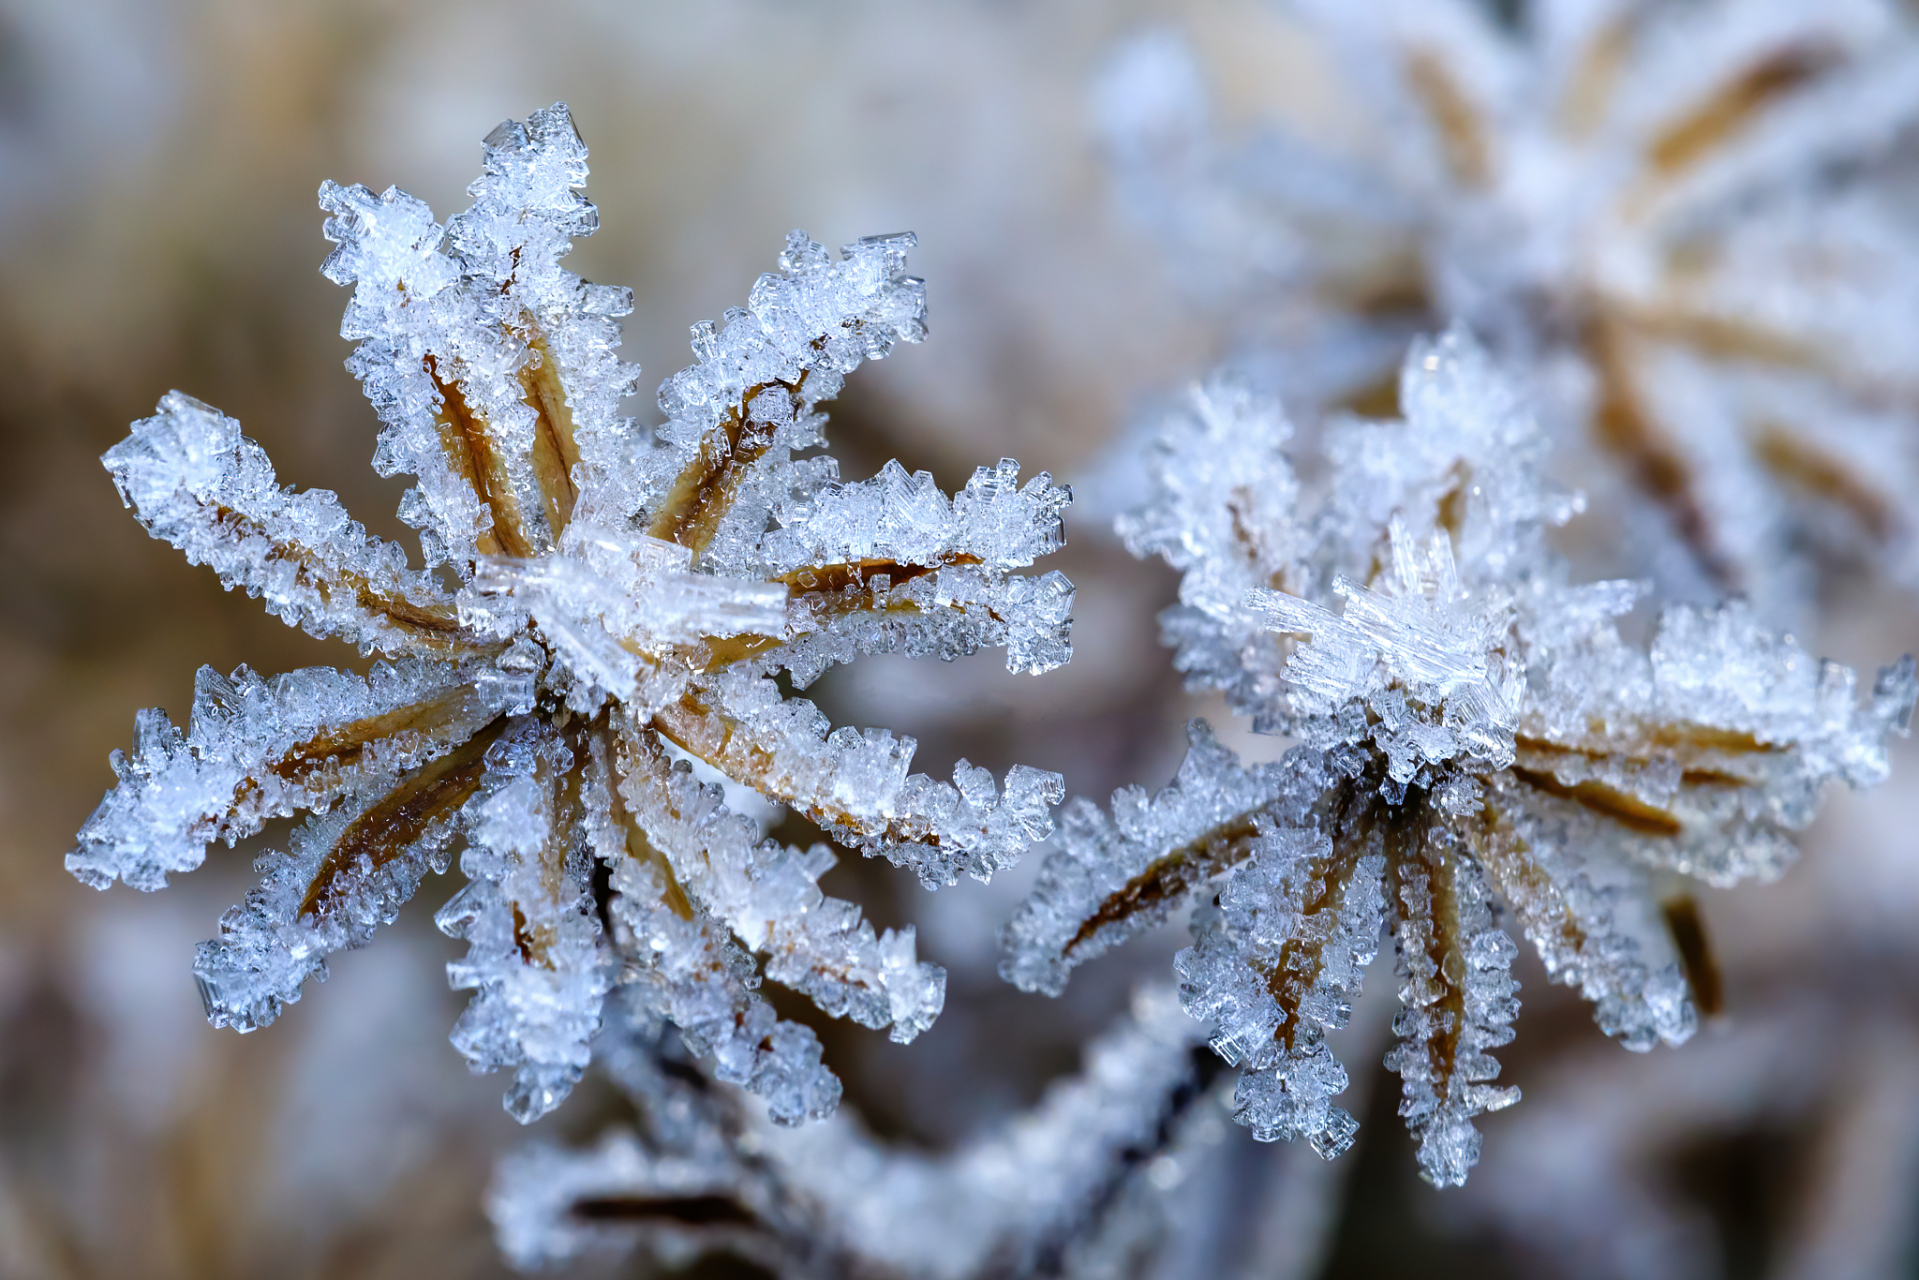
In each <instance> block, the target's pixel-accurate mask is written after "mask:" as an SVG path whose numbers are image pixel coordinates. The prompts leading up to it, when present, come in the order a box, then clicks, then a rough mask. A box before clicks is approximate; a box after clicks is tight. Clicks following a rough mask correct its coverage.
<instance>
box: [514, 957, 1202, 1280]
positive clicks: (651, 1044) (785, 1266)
mask: <svg viewBox="0 0 1919 1280" xmlns="http://www.w3.org/2000/svg"><path fill="white" fill-rule="evenodd" d="M660 1031H661V1029H660V1028H659V1027H657V1026H653V1025H648V1024H647V1023H646V1022H645V1021H644V1020H643V1019H642V1020H637V1021H636V1020H628V1021H624V1022H622V1021H617V1020H616V1021H615V1022H614V1023H613V1025H612V1026H611V1027H610V1028H609V1031H608V1033H607V1035H608V1037H609V1039H611V1040H613V1041H614V1042H615V1045H614V1047H613V1049H612V1050H611V1051H610V1052H608V1053H606V1054H605V1055H604V1056H605V1058H606V1061H607V1063H608V1066H609V1068H610V1069H611V1070H612V1072H613V1074H614V1076H615V1078H616V1079H617V1080H618V1081H619V1082H620V1083H621V1085H622V1087H623V1088H624V1089H625V1090H626V1092H627V1093H628V1095H629V1096H630V1097H632V1098H633V1100H634V1102H635V1105H636V1108H637V1110H638V1112H639V1114H640V1118H641V1124H640V1127H639V1129H638V1130H637V1131H625V1130H615V1131H611V1132H609V1133H607V1134H605V1135H603V1136H602V1138H601V1139H600V1141H599V1143H598V1144H597V1146H595V1147H593V1148H590V1149H587V1150H583V1151H568V1150H565V1149H562V1148H558V1147H554V1146H550V1145H544V1144H542V1145H535V1146H532V1147H529V1148H527V1149H526V1150H523V1151H521V1152H519V1153H517V1154H515V1155H512V1156H509V1157H508V1158H507V1159H506V1160H505V1161H503V1162H502V1164H501V1166H500V1168H499V1170H498V1173H497V1175H496V1177H495V1179H494V1186H493V1191H492V1193H491V1195H490V1197H489V1202H488V1209H489V1212H490V1214H491V1215H492V1218H493V1221H494V1225H495V1229H496V1230H497V1232H498V1233H499V1237H500V1242H501V1246H502V1249H503V1251H504V1252H505V1253H506V1255H507V1257H508V1258H509V1259H511V1260H512V1261H513V1262H514V1263H515V1264H516V1265H519V1266H522V1267H532V1266H539V1265H548V1264H552V1263H556V1262H562V1261H566V1260H570V1259H573V1258H576V1257H579V1256H581V1255H586V1254H592V1253H598V1252H606V1251H612V1250H619V1249H626V1248H632V1247H635V1246H644V1247H645V1248H647V1249H648V1250H649V1251H650V1252H652V1253H653V1254H655V1255H656V1256H658V1257H660V1258H662V1260H664V1261H667V1262H676V1261H679V1260H681V1259H684V1258H686V1257H688V1256H691V1255H693V1254H697V1253H705V1252H713V1251H720V1250H730V1251H733V1252H737V1253H741V1254H743V1255H745V1256H748V1257H751V1258H754V1259H756V1260H759V1261H761V1262H763V1263H765V1264H766V1265H769V1266H773V1267H775V1268H777V1269H778V1270H779V1271H780V1273H781V1274H784V1275H792V1276H821V1277H827V1276H848V1275H859V1276H876V1277H877V1276H885V1277H901V1278H905V1277H913V1278H915V1280H968V1278H969V1277H981V1276H1028V1275H1056V1274H1063V1273H1067V1272H1068V1270H1069V1260H1074V1259H1081V1258H1082V1255H1085V1254H1086V1253H1087V1252H1088V1251H1089V1250H1096V1249H1098V1248H1099V1247H1100V1241H1101V1239H1102V1236H1103V1234H1104V1233H1105V1232H1107V1231H1108V1230H1110V1229H1112V1228H1113V1226H1114V1224H1112V1223H1111V1222H1108V1221H1107V1220H1106V1219H1107V1217H1108V1215H1109V1214H1110V1213H1112V1212H1114V1211H1115V1210H1116V1208H1117V1206H1118V1205H1120V1204H1121V1203H1122V1196H1123V1193H1124V1191H1125V1190H1126V1189H1127V1188H1128V1187H1129V1186H1130V1185H1131V1184H1132V1183H1133V1182H1134V1181H1136V1180H1137V1179H1138V1178H1139V1176H1140V1175H1141V1174H1142V1172H1143V1171H1144V1170H1145V1169H1146V1168H1147V1167H1148V1166H1149V1164H1150V1163H1151V1162H1152V1161H1153V1160H1154V1159H1155V1158H1156V1157H1158V1156H1160V1155H1162V1154H1163V1153H1165V1152H1166V1151H1167V1150H1168V1149H1170V1148H1172V1147H1174V1146H1175V1145H1176V1144H1177V1143H1178V1142H1179V1141H1180V1139H1181V1135H1182V1131H1183V1128H1184V1126H1185V1123H1186V1121H1187V1119H1188V1118H1189V1114H1190V1113H1191V1112H1192V1111H1193V1109H1194V1108H1195V1106H1196V1105H1197V1104H1200V1103H1202V1102H1205V1101H1206V1100H1207V1099H1208V1098H1209V1097H1210V1093H1209V1090H1210V1086H1211V1083H1212V1081H1213V1078H1214V1077H1215V1076H1216V1075H1217V1073H1218V1070H1219V1063H1218V1060H1217V1059H1215V1058H1213V1056H1212V1055H1211V1054H1209V1053H1206V1052H1205V1050H1204V1048H1203V1046H1202V1043H1201V1041H1202V1028H1201V1027H1200V1026H1199V1024H1197V1023H1195V1022H1193V1021H1192V1020H1191V1019H1190V1018H1188V1017H1186V1015H1185V1014H1184V1013H1182V1012H1181V1011H1180V1007H1179V1002H1178V1000H1177V999H1176V998H1175V997H1174V995H1173V993H1172V992H1171V991H1169V990H1167V989H1165V988H1164V987H1146V988H1142V989H1141V990H1140V991H1138V992H1136V993H1135V995H1134V998H1133V1005H1132V1009H1131V1010H1130V1012H1129V1014H1128V1015H1127V1016H1126V1017H1125V1018H1123V1019H1121V1020H1120V1022H1119V1024H1118V1025H1117V1026H1115V1027H1113V1028H1111V1029H1110V1030H1108V1031H1107V1032H1106V1033H1105V1034H1104V1035H1102V1036H1100V1037H1099V1038H1098V1039H1097V1040H1095V1041H1094V1042H1093V1043H1092V1044H1091V1045H1089V1046H1088V1047H1087V1050H1086V1061H1085V1066H1084V1069H1083V1070H1082V1071H1081V1073H1080V1074H1079V1075H1077V1076H1075V1077H1072V1078H1070V1079H1067V1080H1063V1081H1060V1082H1059V1083H1057V1084H1055V1085H1054V1086H1053V1087H1052V1088H1051V1089H1050V1090H1049V1091H1048V1093H1047V1095H1046V1097H1045V1098H1043V1099H1042V1100H1041V1101H1040V1102H1039V1103H1038V1104H1037V1105H1036V1106H1035V1107H1033V1108H1032V1109H1031V1110H1030V1111H1027V1112H1025V1113H1023V1114H1022V1115H1020V1116H1019V1117H1017V1118H1016V1119H1014V1120H1013V1121H1011V1122H1009V1123H1007V1124H1004V1125H1001V1126H997V1127H995V1128H994V1129H992V1130H989V1131H988V1132H986V1133H984V1134H981V1135H979V1136H978V1137H976V1138H973V1139H971V1140H970V1141H968V1142H967V1143H965V1144H964V1145H963V1146H961V1147H960V1148H958V1149H957V1150H955V1151H952V1152H950V1153H946V1154H943V1155H929V1154H926V1153H923V1152H918V1151H912V1150H901V1149H898V1148H896V1147H888V1146H887V1145H886V1144H884V1143H882V1142H880V1141H878V1140H876V1139H874V1138H872V1137H870V1136H868V1135H867V1134H866V1133H865V1132H863V1131H862V1130H861V1129H860V1127H859V1126H858V1124H857V1122H855V1121H853V1120H850V1119H847V1118H846V1117H845V1116H844V1115H841V1116H835V1117H833V1118H832V1119H831V1120H829V1121H828V1122H826V1123H824V1124H820V1125H809V1126H807V1127H805V1128H802V1129H785V1128H775V1127H772V1126H769V1125H767V1124H766V1123H765V1121H764V1120H763V1119H762V1118H761V1116H760V1115H759V1113H758V1112H757V1110H756V1109H754V1108H751V1107H743V1106H741V1105H739V1102H738V1101H737V1100H736V1099H735V1098H734V1097H733V1096H731V1095H730V1094H728V1093H726V1092H724V1091H721V1090H718V1089H716V1088H715V1087H714V1086H712V1085H710V1084H708V1083H706V1082H705V1081H704V1080H703V1079H702V1078H701V1077H699V1076H698V1075H697V1074H695V1073H690V1072H689V1071H687V1070H686V1069H680V1070H678V1071H675V1070H673V1069H672V1067H671V1063H672V1053H671V1048H670V1046H662V1045H661V1044H660V1042H659V1036H660ZM663 1064H665V1065H664V1066H663ZM719 1135H726V1140H721V1139H720V1137H719ZM1121 1234H1124V1233H1123V1232H1121Z"/></svg>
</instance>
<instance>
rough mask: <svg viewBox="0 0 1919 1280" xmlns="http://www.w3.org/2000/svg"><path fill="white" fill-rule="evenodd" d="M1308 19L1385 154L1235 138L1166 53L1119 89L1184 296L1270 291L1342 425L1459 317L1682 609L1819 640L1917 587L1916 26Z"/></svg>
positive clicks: (1816, 12) (1706, 13)
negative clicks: (1734, 612)
mask: <svg viewBox="0 0 1919 1280" xmlns="http://www.w3.org/2000/svg"><path fill="white" fill-rule="evenodd" d="M1287 8H1288V11H1289V12H1292V13H1294V14H1296V15H1298V16H1299V17H1301V18H1303V19H1304V20H1305V23H1306V26H1307V27H1308V28H1309V29H1310V30H1311V31H1312V32H1313V33H1314V34H1316V35H1317V36H1319V37H1321V38H1323V41H1324V44H1325V47H1326V48H1327V50H1328V52H1329V53H1330V54H1331V55H1332V59H1333V62H1334V65H1335V66H1336V68H1337V69H1338V70H1339V72H1340V73H1341V77H1340V78H1341V81H1342V87H1343V88H1344V89H1345V90H1346V91H1347V96H1348V97H1350V98H1351V99H1352V101H1353V102H1354V103H1355V104H1356V105H1357V106H1358V107H1359V108H1360V109H1361V110H1362V111H1363V112H1364V113H1365V114H1366V115H1367V117H1368V123H1369V125H1370V126H1371V127H1372V133H1373V135H1374V138H1375V141H1374V145H1373V146H1371V147H1370V148H1369V149H1368V152H1367V154H1366V155H1364V156H1363V157H1358V156H1345V155H1341V156H1333V155H1329V154H1327V153H1326V152H1324V151H1322V150H1318V149H1315V148H1314V147H1312V146H1311V145H1309V144H1307V143H1305V142H1303V141H1301V140H1299V139H1297V138H1292V137H1285V138H1269V139H1265V140H1263V141H1261V142H1259V143H1256V144H1251V145H1240V144H1237V143H1228V142H1225V141H1222V140H1221V139H1220V138H1218V137H1217V136H1216V135H1215V134H1214V132H1213V130H1212V129H1211V127H1210V125H1209V123H1208V118H1207V117H1208V113H1209V104H1208V100H1207V95H1206V92H1205V89H1204V85H1203V81H1202V77H1201V75H1200V73H1199V71H1198V68H1197V65H1196V63H1195V61H1194V60H1193V59H1192V57H1191V55H1190V54H1188V53H1186V52H1185V50H1184V49H1183V47H1182V46H1181V45H1180V44H1179V43H1178V42H1177V40H1176V39H1174V38H1172V37H1170V36H1167V35H1164V34H1161V35H1156V36H1152V37H1147V38H1143V39H1141V40H1139V41H1136V42H1135V43H1133V44H1132V45H1130V46H1128V47H1127V49H1126V50H1125V51H1124V52H1123V53H1122V54H1121V56H1119V57H1118V58H1116V59H1115V60H1114V62H1113V64H1112V66H1111V68H1110V70H1109V72H1108V74H1107V76H1106V77H1105V79H1104V80H1103V81H1102V82H1101V84H1100V86H1099V92H1098V102H1099V111H1100V116H1101V119H1102V124H1103V127H1104V130H1105V133H1106V136H1107V138H1108V141H1109V144H1110V149H1111V153H1112V156H1113V158H1114V162H1115V166H1116V169H1117V174H1118V178H1119V182H1120V186H1121V188H1122V190H1123V192H1124V198H1125V199H1126V202H1127V203H1128V204H1129V205H1130V206H1131V207H1132V208H1133V209H1134V210H1135V211H1137V212H1138V213H1140V214H1141V215H1142V216H1143V217H1144V218H1145V219H1146V220H1147V221H1148V222H1149V223H1150V224H1151V225H1152V226H1153V227H1154V228H1155V229H1156V230H1157V231H1158V232H1159V233H1160V234H1162V235H1164V236H1166V237H1167V238H1168V239H1169V240H1170V241H1171V242H1172V243H1173V244H1174V245H1176V246H1177V247H1178V250H1179V254H1180V256H1179V263H1180V266H1181V272H1182V275H1184V276H1186V277H1187V278H1198V277H1203V276H1210V277H1212V278H1213V279H1214V280H1215V282H1219V281H1222V280H1226V279H1230V280H1233V281H1238V282H1253V283H1254V284H1255V286H1256V290H1257V297H1256V298H1253V299H1249V300H1250V301H1253V302H1254V304H1255V305H1256V306H1257V307H1258V308H1259V310H1260V311H1261V312H1263V313H1265V315H1266V319H1267V320H1269V321H1271V320H1274V319H1275V318H1276V317H1277V316H1278V315H1280V314H1281V313H1285V315H1286V316H1287V319H1286V320H1284V321H1283V323H1282V327H1285V326H1290V329H1289V330H1288V331H1289V332H1290V334H1291V339H1292V341H1293V342H1294V343H1295V344H1298V343H1301V342H1305V341H1307V340H1308V337H1309V336H1310V342H1311V343H1312V344H1313V345H1314V346H1315V347H1316V349H1317V355H1316V357H1315V359H1314V360H1313V362H1312V363H1313V364H1314V366H1315V368H1314V370H1313V371H1312V376H1313V377H1316V378H1317V379H1318V380H1319V382H1320V384H1321V385H1320V386H1319V387H1317V388H1312V390H1313V391H1316V392H1317V391H1322V390H1323V391H1324V392H1326V393H1327V394H1328V395H1329V397H1330V398H1332V399H1335V400H1337V399H1339V398H1341V397H1345V398H1348V399H1349V400H1351V401H1352V402H1355V403H1371V404H1374V405H1384V404H1385V403H1387V401H1388V396H1389V393H1390V388H1391V381H1390V377H1391V370H1392V368H1393V367H1394V366H1395V365H1396V364H1397V361H1398V359H1399V356H1400V355H1401V354H1402V353H1403V351H1404V349H1405V343H1406V340H1407V339H1408V337H1409V336H1410V335H1411V334H1412V333H1414V332H1417V331H1419V330H1422V329H1424V330H1431V329H1435V328H1439V327H1442V326H1444V325H1447V324H1450V323H1453V322H1456V321H1457V322H1464V323H1466V324H1468V325H1469V326H1471V328H1472V329H1473V330H1474V332H1475V333H1476V334H1477V335H1478V336H1479V337H1480V338H1481V339H1482V340H1484V341H1487V342H1489V343H1490V344H1492V346H1493V349H1494V350H1495V352H1496V353H1497V354H1499V355H1500V356H1501V358H1502V359H1505V360H1508V361H1510V362H1511V363H1512V364H1513V366H1514V367H1515V369H1516V370H1517V371H1520V372H1522V373H1523V374H1524V375H1525V376H1526V378H1527V380H1528V382H1529V384H1530V387H1529V389H1530V391H1531V393H1532V394H1534V395H1535V396H1537V397H1538V403H1539V404H1540V405H1541V409H1542V412H1543V413H1544V414H1545V416H1546V418H1547V425H1548V427H1549V428H1550V429H1551V430H1552V431H1553V433H1554V434H1555V436H1556V437H1558V438H1559V440H1560V442H1561V444H1562V445H1564V446H1567V447H1570V448H1574V449H1576V450H1577V451H1579V452H1580V453H1582V454H1585V453H1590V454H1592V455H1594V456H1596V457H1599V458H1602V459H1609V460H1610V468H1611V474H1612V475H1613V476H1614V477H1616V479H1615V481H1613V483H1617V484H1619V485H1621V486H1622V487H1623V489H1624V490H1625V491H1626V493H1627V494H1628V495H1630V498H1629V502H1630V505H1631V507H1632V508H1633V509H1631V510H1628V511H1624V512H1618V513H1613V514H1615V515H1616V517H1617V521H1618V524H1619V525H1620V527H1622V528H1625V529H1628V530H1631V531H1632V533H1633V536H1634V537H1635V538H1636V539H1638V540H1639V541H1641V542H1643V543H1644V544H1645V545H1644V546H1642V547H1640V548H1638V553H1639V554H1640V556H1641V557H1642V563H1643V564H1644V565H1647V566H1651V567H1652V568H1654V569H1655V570H1657V572H1658V573H1659V575H1660V577H1661V578H1662V579H1663V580H1664V581H1665V583H1666V584H1667V585H1668V586H1669V587H1671V588H1674V589H1680V590H1683V591H1685V592H1686V593H1687V594H1689V595H1691V596H1693V597H1695V598H1700V599H1709V598H1717V597H1719V596H1721V595H1724V594H1744V595H1746V596H1747V597H1748V598H1750V599H1751V600H1752V601H1753V603H1754V606H1755V608H1757V609H1758V610H1759V612H1760V614H1761V616H1763V617H1766V618H1767V619H1768V620H1771V621H1775V622H1791V623H1798V622H1800V621H1803V620H1804V619H1805V618H1806V617H1807V616H1808V613H1807V610H1808V604H1809V599H1810V596H1811V593H1812V589H1813V586H1814V585H1815V581H1816V579H1815V572H1816V570H1817V569H1818V568H1820V567H1822V566H1829V565H1833V564H1839V563H1851V564H1859V563H1863V564H1865V565H1867V566H1868V567H1869V568H1870V569H1872V570H1873V571H1875V572H1878V573H1881V574H1884V575H1885V576H1886V577H1888V578H1889V579H1892V580H1895V581H1898V582H1900V583H1903V584H1904V585H1906V586H1908V587H1913V586H1919V541H1916V540H1915V535H1919V500H1916V499H1915V497H1914V494H1915V492H1919V485H1916V484H1915V483H1914V482H1915V479H1916V478H1919V447H1916V446H1915V440H1919V419H1915V417H1914V411H1913V405H1914V404H1915V402H1919V401H1916V399H1915V393H1919V384H1915V382H1914V377H1913V370H1914V369H1915V368H1919V346H1916V345H1915V338H1914V334H1915V333H1919V326H1915V325H1914V323H1913V317H1914V316H1915V314H1919V240H1916V239H1915V237H1914V234H1913V231H1912V219H1911V216H1910V212H1909V209H1910V200H1911V182H1910V176H1911V172H1912V168H1911V159H1910V156H1909V155H1908V154H1906V153H1907V151H1909V148H1906V147H1903V146H1902V144H1903V143H1904V141H1905V140H1906V139H1907V138H1908V137H1909V135H1910V130H1911V126H1912V124H1913V122H1914V120H1915V118H1916V117H1919V39H1915V32H1914V29H1913V25H1912V21H1911V19H1910V17H1909V16H1907V14H1906V13H1905V12H1904V11H1902V10H1901V8H1900V7H1899V6H1898V5H1896V4H1893V3H1889V2H1887V0H1838V2H1837V3H1832V4H1818V5H1810V4H1802V3H1799V2H1798V0H1709V2H1707V3H1680V2H1677V0H1674V2H1666V0H1522V2H1521V3H1519V4H1517V5H1495V4H1493V3H1490V0H1488V2H1486V3H1480V2H1478V0H1383V2H1381V3H1367V4H1350V3H1344V2H1343V0H1294V3H1292V4H1290V5H1288V6H1287ZM1301 389H1302V390H1305V389H1306V388H1304V387H1302V388H1301ZM1662 515H1663V518H1661V517H1662ZM1648 517H1650V518H1648ZM1641 526H1650V528H1651V530H1656V532H1649V530H1647V529H1642V528H1641Z"/></svg>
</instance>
